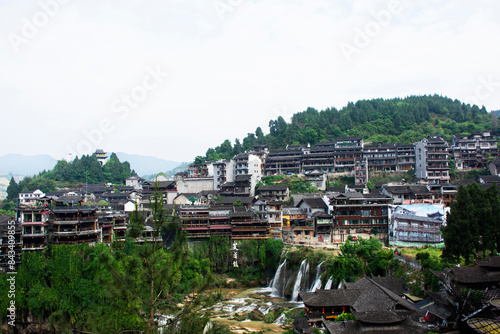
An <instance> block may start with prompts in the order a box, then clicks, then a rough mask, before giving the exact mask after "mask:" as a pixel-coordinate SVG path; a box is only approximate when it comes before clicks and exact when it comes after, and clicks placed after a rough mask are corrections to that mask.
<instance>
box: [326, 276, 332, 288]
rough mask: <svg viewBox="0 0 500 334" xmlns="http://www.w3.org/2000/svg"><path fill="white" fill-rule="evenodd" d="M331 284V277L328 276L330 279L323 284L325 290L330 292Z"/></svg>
mask: <svg viewBox="0 0 500 334" xmlns="http://www.w3.org/2000/svg"><path fill="white" fill-rule="evenodd" d="M332 283H333V277H332V276H330V278H329V279H328V281H327V282H326V284H325V290H330V289H331V288H332Z"/></svg>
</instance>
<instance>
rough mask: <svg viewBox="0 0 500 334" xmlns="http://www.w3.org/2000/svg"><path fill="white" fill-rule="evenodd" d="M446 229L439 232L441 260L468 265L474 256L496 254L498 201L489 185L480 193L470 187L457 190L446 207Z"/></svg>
mask: <svg viewBox="0 0 500 334" xmlns="http://www.w3.org/2000/svg"><path fill="white" fill-rule="evenodd" d="M450 209H451V210H450V213H449V215H448V217H447V225H446V226H444V227H442V228H441V233H442V234H443V238H444V243H445V247H444V249H443V255H442V256H443V258H444V259H446V260H449V261H451V262H459V261H460V259H464V260H465V262H466V263H469V261H470V259H471V258H473V256H474V255H475V254H476V253H477V252H482V253H483V256H486V252H487V251H489V252H490V254H496V252H498V251H500V200H499V197H498V188H497V186H496V184H493V185H492V186H491V187H490V188H488V189H486V190H484V189H483V188H482V187H481V186H480V185H479V184H477V183H475V182H474V183H471V184H468V185H467V186H462V185H461V186H460V187H459V188H458V191H457V194H456V196H455V200H454V201H453V202H452V203H451V204H450Z"/></svg>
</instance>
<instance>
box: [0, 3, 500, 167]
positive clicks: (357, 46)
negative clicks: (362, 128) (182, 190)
mask: <svg viewBox="0 0 500 334" xmlns="http://www.w3.org/2000/svg"><path fill="white" fill-rule="evenodd" d="M499 13H500V2H499V1H493V0H491V1H487V0H474V1H470V0H467V1H465V0H449V1H438V0H433V1H426V0H418V1H417V0H411V1H410V0H401V1H393V0H388V1H387V0H384V1H377V0H375V1H374V0H351V1H348V0H342V1H326V0H324V1H321V0H303V1H302V0H267V1H264V0H216V1H212V0H207V1H202V0H200V1H188V0H182V1H181V0H172V1H151V0H149V1H139V0H120V1H117V0H116V1H106V0H85V1H83V0H71V1H70V0H64V1H63V0H40V1H21V0H20V1H7V0H0V33H1V36H2V38H1V40H0V43H1V44H0V110H1V113H2V114H1V116H2V117H1V120H2V126H1V129H0V133H1V135H0V139H1V142H2V145H0V155H4V154H7V153H21V154H27V155H31V154H44V153H47V154H50V155H52V156H53V157H54V158H56V159H61V158H64V157H66V156H67V155H68V154H69V153H72V154H78V155H80V154H82V153H89V152H93V151H94V150H95V149H96V148H102V149H104V150H105V151H108V152H112V151H115V152H118V151H123V152H127V153H136V154H143V155H152V156H157V157H160V158H164V159H168V160H173V161H192V159H193V158H194V157H195V156H197V155H205V152H206V150H207V149H208V148H209V147H215V146H217V145H219V144H220V143H222V142H223V141H224V140H225V139H229V140H231V142H232V143H234V139H235V138H240V139H242V138H243V137H245V136H246V134H247V133H249V132H254V131H255V129H256V128H257V127H258V126H260V127H262V129H263V131H264V132H265V133H268V131H269V128H268V123H269V120H271V119H276V118H277V117H278V116H280V115H281V116H283V117H284V118H285V119H286V120H287V121H289V119H290V117H291V115H292V114H294V113H296V112H300V111H303V110H305V109H306V108H307V107H309V106H310V107H314V108H316V109H318V110H321V109H325V108H327V107H336V108H338V109H340V108H342V107H343V106H345V105H346V104H347V103H348V102H349V101H357V100H359V99H371V98H378V97H382V98H393V97H404V96H407V95H419V94H441V95H446V96H449V97H451V98H453V99H460V100H463V101H467V102H469V103H471V102H472V103H478V104H479V105H484V106H485V107H486V109H487V110H488V111H491V110H496V109H500V66H499V60H500V43H499V38H500V37H499V36H500V23H499V22H500V21H499V19H498V14H499Z"/></svg>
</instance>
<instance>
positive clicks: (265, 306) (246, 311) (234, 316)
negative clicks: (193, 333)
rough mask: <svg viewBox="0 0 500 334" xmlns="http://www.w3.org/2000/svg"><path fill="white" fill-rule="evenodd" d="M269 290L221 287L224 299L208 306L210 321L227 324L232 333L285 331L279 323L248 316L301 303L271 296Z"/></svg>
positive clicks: (258, 315) (259, 315)
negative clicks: (210, 315) (266, 321)
mask: <svg viewBox="0 0 500 334" xmlns="http://www.w3.org/2000/svg"><path fill="white" fill-rule="evenodd" d="M271 291H272V289H271V288H251V289H223V290H222V291H221V292H222V293H223V294H224V295H225V296H226V300H224V301H221V302H218V303H217V304H215V305H214V306H212V307H210V310H211V313H212V321H217V322H219V323H223V324H226V325H228V326H229V327H230V328H231V330H232V331H233V332H234V333H252V332H260V331H271V332H274V333H282V332H285V331H286V330H287V329H284V328H283V327H282V325H281V324H279V323H265V322H264V321H259V320H250V318H255V317H262V316H263V315H266V314H267V313H268V312H269V311H272V310H273V309H276V308H278V307H283V308H286V309H289V308H294V307H300V306H302V305H303V304H302V303H297V302H290V301H288V300H285V299H283V298H280V297H273V296H271ZM277 322H279V321H277ZM288 328H290V327H288Z"/></svg>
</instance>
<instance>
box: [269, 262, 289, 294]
mask: <svg viewBox="0 0 500 334" xmlns="http://www.w3.org/2000/svg"><path fill="white" fill-rule="evenodd" d="M285 269H286V259H285V261H283V263H281V264H280V265H279V267H278V270H276V274H274V278H273V280H272V281H271V284H270V285H271V288H272V291H271V296H274V297H283V296H284V293H285V282H284V280H283V279H282V278H281V277H282V276H284V275H283V274H284V273H285Z"/></svg>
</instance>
